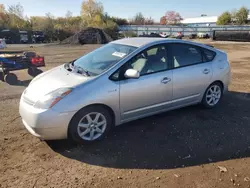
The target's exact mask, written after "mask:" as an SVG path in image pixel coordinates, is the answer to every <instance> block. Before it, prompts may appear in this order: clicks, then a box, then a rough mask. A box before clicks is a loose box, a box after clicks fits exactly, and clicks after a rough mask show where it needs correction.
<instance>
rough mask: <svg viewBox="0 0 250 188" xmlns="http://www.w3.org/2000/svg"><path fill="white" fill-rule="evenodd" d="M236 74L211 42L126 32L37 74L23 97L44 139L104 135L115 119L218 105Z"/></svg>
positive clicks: (26, 118)
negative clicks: (144, 36)
mask: <svg viewBox="0 0 250 188" xmlns="http://www.w3.org/2000/svg"><path fill="white" fill-rule="evenodd" d="M230 78H231V72H230V65H229V62H228V58H227V54H226V53H225V52H223V51H220V50H218V49H215V48H213V47H211V46H208V45H205V44H199V43H194V42H191V41H184V40H176V39H162V38H126V39H121V40H117V41H114V42H111V43H108V44H106V45H104V46H102V47H100V48H98V49H96V50H94V51H92V52H90V53H88V54H86V55H84V56H82V57H80V58H78V59H76V60H74V61H72V62H69V63H65V64H63V65H61V66H58V67H56V68H53V69H51V70H49V71H47V72H44V73H42V74H40V75H39V76H37V77H35V78H34V79H33V80H32V81H31V83H30V85H29V86H28V87H27V88H26V89H25V91H24V92H23V94H22V97H21V100H20V107H19V111H20V115H21V117H22V121H23V124H24V125H25V127H26V128H27V129H28V131H29V132H30V133H31V134H33V135H34V136H36V137H39V138H40V139H42V140H56V139H65V138H71V139H73V140H74V141H76V142H79V143H88V142H94V141H96V140H100V139H102V138H103V137H105V135H107V133H108V132H109V131H110V129H111V128H112V127H114V126H117V125H120V124H123V123H125V122H129V121H133V120H136V119H139V118H143V117H146V116H150V115H153V114H157V113H161V112H164V111H168V110H173V109H176V108H181V107H184V106H189V105H194V104H202V105H203V106H204V107H206V108H213V107H215V106H216V105H218V104H219V102H220V100H221V98H222V96H223V94H224V93H225V92H226V91H227V89H228V85H229V82H230Z"/></svg>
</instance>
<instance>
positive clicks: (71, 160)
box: [0, 43, 250, 188]
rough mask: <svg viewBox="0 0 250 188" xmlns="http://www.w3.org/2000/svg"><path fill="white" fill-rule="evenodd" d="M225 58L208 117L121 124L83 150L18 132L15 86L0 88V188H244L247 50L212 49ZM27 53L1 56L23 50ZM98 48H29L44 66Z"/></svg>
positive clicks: (186, 112) (249, 151)
mask: <svg viewBox="0 0 250 188" xmlns="http://www.w3.org/2000/svg"><path fill="white" fill-rule="evenodd" d="M214 45H215V46H216V47H217V48H220V49H222V50H225V51H227V52H228V56H229V60H230V64H231V67H232V84H231V85H230V92H229V93H228V94H227V95H225V97H224V99H223V100H222V102H221V105H220V106H218V107H217V108H215V109H212V110H205V109H203V108H201V107H200V106H192V107H187V108H184V109H179V110H175V111H171V112H167V113H163V114H160V115H156V116H152V117H148V118H145V119H141V120H138V121H134V122H131V123H128V124H126V125H122V126H120V127H117V128H115V129H114V130H113V132H112V133H111V134H110V136H109V137H108V138H107V139H105V140H103V141H101V142H99V143H96V144H91V145H88V146H78V145H74V144H72V143H70V142H68V141H50V142H42V141H40V140H39V139H37V138H34V137H33V136H31V135H30V134H29V133H28V132H27V131H26V130H25V128H24V127H23V125H22V123H21V119H20V116H19V113H18V103H19V98H20V94H21V92H22V91H23V90H24V88H25V87H26V86H27V85H28V83H29V81H30V79H31V77H29V76H27V73H26V71H17V72H16V74H17V75H18V78H19V80H20V81H19V83H18V84H17V85H16V86H9V85H7V84H5V83H2V82H0V109H1V113H0V119H1V123H0V151H1V152H0V174H1V176H0V187H25V188H29V187H102V188H103V187H124V188H125V187H171V188H174V187H183V188H213V187H217V188H230V187H242V188H248V187H249V188H250V136H249V135H250V134H249V133H250V73H249V70H250V53H249V51H250V44H248V43H245V44H242V43H240V44H237V43H230V44H227V43H214ZM28 47H29V46H27V45H24V46H10V47H9V49H20V48H21V49H23V50H26V49H28V50H30V49H29V48H28ZM96 47H98V46H97V45H86V46H57V45H51V46H43V45H40V46H35V47H34V48H33V50H36V51H37V52H39V53H41V54H42V55H45V58H46V63H47V67H46V68H44V69H43V70H47V69H50V68H52V67H54V66H57V65H59V64H62V63H64V62H67V61H70V60H72V59H74V58H77V57H79V56H81V55H82V54H84V53H86V52H88V51H91V50H93V49H95V48H96Z"/></svg>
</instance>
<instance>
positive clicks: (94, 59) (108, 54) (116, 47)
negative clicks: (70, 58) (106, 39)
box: [73, 43, 136, 76]
mask: <svg viewBox="0 0 250 188" xmlns="http://www.w3.org/2000/svg"><path fill="white" fill-rule="evenodd" d="M135 49H136V47H133V46H127V45H122V44H114V43H109V44H106V45H104V46H103V47H101V48H98V49H96V50H94V51H93V52H91V53H88V54H86V55H84V56H82V57H81V58H79V59H77V60H76V61H74V63H73V66H74V67H80V68H81V69H83V70H84V71H85V72H87V73H88V74H89V75H93V76H96V75H99V74H101V73H103V72H104V71H106V70H107V69H109V68H110V67H112V66H113V65H115V64H116V63H117V62H118V61H120V60H121V59H123V58H124V57H125V56H127V55H128V54H130V53H131V52H133V51H134V50H135Z"/></svg>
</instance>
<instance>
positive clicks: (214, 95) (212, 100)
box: [206, 85, 222, 106]
mask: <svg viewBox="0 0 250 188" xmlns="http://www.w3.org/2000/svg"><path fill="white" fill-rule="evenodd" d="M221 94H222V93H221V88H220V87H219V86H218V85H212V86H211V87H210V88H209V89H208V90H207V93H206V102H207V104H208V105H209V106H215V105H216V104H217V103H218V102H219V101H220V98H221Z"/></svg>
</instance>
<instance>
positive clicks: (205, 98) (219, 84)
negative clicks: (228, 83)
mask: <svg viewBox="0 0 250 188" xmlns="http://www.w3.org/2000/svg"><path fill="white" fill-rule="evenodd" d="M216 86H218V88H220V92H221V94H220V97H219V100H218V102H217V103H216V104H214V105H211V104H209V103H208V101H207V95H208V92H209V89H210V88H212V87H216ZM222 97H223V86H222V85H221V83H219V82H214V83H212V84H211V85H210V86H209V87H208V88H207V89H206V92H205V93H204V96H203V99H202V102H201V104H202V105H203V106H204V107H205V108H214V107H216V106H217V105H218V104H219V103H220V101H221V99H222Z"/></svg>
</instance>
